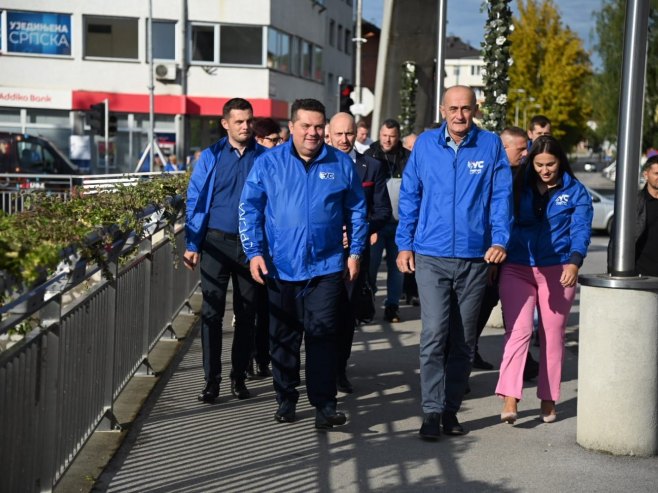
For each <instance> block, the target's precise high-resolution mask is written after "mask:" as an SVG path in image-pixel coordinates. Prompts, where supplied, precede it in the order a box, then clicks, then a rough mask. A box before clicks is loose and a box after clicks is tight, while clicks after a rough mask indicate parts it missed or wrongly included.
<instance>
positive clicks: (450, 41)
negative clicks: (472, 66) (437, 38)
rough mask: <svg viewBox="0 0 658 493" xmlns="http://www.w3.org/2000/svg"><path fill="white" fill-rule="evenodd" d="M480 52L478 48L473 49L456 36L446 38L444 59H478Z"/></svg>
mask: <svg viewBox="0 0 658 493" xmlns="http://www.w3.org/2000/svg"><path fill="white" fill-rule="evenodd" d="M481 56H482V52H481V51H480V50H479V49H478V48H473V47H472V46H471V45H469V44H468V43H464V42H463V41H462V40H461V38H459V37H458V36H448V37H446V58H447V59H455V58H480V57H481Z"/></svg>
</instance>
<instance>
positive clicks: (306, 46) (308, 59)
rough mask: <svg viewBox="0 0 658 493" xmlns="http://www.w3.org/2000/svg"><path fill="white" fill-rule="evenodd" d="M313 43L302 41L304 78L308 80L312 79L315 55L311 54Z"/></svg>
mask: <svg viewBox="0 0 658 493" xmlns="http://www.w3.org/2000/svg"><path fill="white" fill-rule="evenodd" d="M311 49H312V47H311V43H309V42H308V41H303V40H302V73H301V75H302V77H306V78H307V79H310V78H311V75H312V73H311V70H312V68H311V67H312V63H313V59H312V56H313V54H312V53H311Z"/></svg>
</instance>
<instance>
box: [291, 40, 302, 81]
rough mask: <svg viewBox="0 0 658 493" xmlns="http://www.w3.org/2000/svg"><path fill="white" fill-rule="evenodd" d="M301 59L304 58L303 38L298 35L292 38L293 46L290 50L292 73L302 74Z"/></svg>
mask: <svg viewBox="0 0 658 493" xmlns="http://www.w3.org/2000/svg"><path fill="white" fill-rule="evenodd" d="M301 59H302V40H301V39H299V38H298V37H293V38H292V47H291V50H290V60H291V67H290V68H291V69H292V70H291V71H290V72H291V73H292V74H293V75H301V72H302V70H301Z"/></svg>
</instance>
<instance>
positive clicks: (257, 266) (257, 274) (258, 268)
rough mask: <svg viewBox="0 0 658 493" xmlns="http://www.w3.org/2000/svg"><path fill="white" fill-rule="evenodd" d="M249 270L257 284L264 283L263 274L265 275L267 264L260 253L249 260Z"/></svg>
mask: <svg viewBox="0 0 658 493" xmlns="http://www.w3.org/2000/svg"><path fill="white" fill-rule="evenodd" d="M249 272H251V277H252V278H253V280H254V281H256V282H257V283H258V284H265V279H264V278H263V276H266V275H267V266H266V265H265V259H264V258H263V256H262V255H258V256H256V257H254V258H252V259H251V260H250V261H249Z"/></svg>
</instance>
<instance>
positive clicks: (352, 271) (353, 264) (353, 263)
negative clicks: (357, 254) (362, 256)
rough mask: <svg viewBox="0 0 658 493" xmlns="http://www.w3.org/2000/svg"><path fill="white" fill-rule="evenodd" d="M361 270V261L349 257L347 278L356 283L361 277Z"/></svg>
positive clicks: (346, 270) (346, 271)
mask: <svg viewBox="0 0 658 493" xmlns="http://www.w3.org/2000/svg"><path fill="white" fill-rule="evenodd" d="M360 269H361V261H360V260H357V259H355V258H350V257H347V267H346V268H345V278H346V279H347V280H348V281H350V282H354V281H356V278H357V277H359V270H360Z"/></svg>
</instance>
